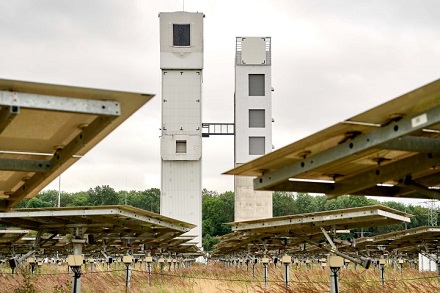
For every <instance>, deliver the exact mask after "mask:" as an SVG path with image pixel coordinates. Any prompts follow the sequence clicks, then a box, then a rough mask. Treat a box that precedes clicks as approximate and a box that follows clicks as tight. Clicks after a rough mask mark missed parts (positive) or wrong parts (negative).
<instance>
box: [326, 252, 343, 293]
mask: <svg viewBox="0 0 440 293" xmlns="http://www.w3.org/2000/svg"><path fill="white" fill-rule="evenodd" d="M328 262H329V265H330V293H339V270H340V269H341V268H342V267H343V266H344V259H343V258H342V257H340V256H337V255H331V256H330V257H329V261H328Z"/></svg>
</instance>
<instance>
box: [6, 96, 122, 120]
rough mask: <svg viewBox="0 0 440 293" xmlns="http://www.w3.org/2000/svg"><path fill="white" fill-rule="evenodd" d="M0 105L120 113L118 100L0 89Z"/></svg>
mask: <svg viewBox="0 0 440 293" xmlns="http://www.w3.org/2000/svg"><path fill="white" fill-rule="evenodd" d="M0 106H14V107H18V108H28V109H38V110H49V111H61V112H73V113H84V114H93V115H110V116H119V115H120V114H121V106H120V104H119V102H118V101H105V100H89V99H79V98H65V97H56V96H46V95H38V94H29V93H19V92H10V91H0Z"/></svg>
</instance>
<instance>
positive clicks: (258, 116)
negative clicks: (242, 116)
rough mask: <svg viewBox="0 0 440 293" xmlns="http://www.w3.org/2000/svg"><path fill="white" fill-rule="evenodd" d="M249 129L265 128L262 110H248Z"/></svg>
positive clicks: (263, 111)
mask: <svg viewBox="0 0 440 293" xmlns="http://www.w3.org/2000/svg"><path fill="white" fill-rule="evenodd" d="M249 127H259V128H264V127H265V110H264V109H249Z"/></svg>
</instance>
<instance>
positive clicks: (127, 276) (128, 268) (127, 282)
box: [122, 255, 133, 289]
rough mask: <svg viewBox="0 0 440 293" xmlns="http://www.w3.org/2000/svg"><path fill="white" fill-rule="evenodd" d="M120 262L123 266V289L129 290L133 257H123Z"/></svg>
mask: <svg viewBox="0 0 440 293" xmlns="http://www.w3.org/2000/svg"><path fill="white" fill-rule="evenodd" d="M122 262H123V263H124V264H125V268H126V270H125V287H126V288H127V289H128V288H130V280H131V264H132V263H133V256H131V255H124V257H123V258H122Z"/></svg>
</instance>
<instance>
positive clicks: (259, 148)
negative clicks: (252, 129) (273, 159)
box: [249, 136, 265, 155]
mask: <svg viewBox="0 0 440 293" xmlns="http://www.w3.org/2000/svg"><path fill="white" fill-rule="evenodd" d="M264 144H265V139H264V136H251V137H249V155H264Z"/></svg>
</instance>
